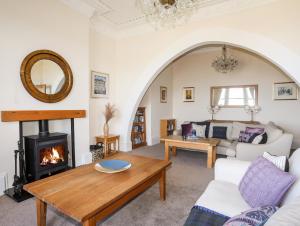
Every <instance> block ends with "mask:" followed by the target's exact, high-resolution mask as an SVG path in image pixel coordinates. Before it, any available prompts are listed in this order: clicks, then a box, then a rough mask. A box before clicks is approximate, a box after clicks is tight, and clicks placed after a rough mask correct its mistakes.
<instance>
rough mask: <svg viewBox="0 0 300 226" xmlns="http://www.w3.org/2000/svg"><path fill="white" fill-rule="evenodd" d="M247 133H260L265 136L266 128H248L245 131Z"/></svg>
mask: <svg viewBox="0 0 300 226" xmlns="http://www.w3.org/2000/svg"><path fill="white" fill-rule="evenodd" d="M245 132H246V133H253V134H255V133H258V134H263V133H264V132H265V129H264V128H252V127H246V130H245Z"/></svg>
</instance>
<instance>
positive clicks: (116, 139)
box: [96, 134, 120, 158]
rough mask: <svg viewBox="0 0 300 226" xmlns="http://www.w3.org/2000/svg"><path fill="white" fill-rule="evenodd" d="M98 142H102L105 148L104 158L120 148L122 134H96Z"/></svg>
mask: <svg viewBox="0 0 300 226" xmlns="http://www.w3.org/2000/svg"><path fill="white" fill-rule="evenodd" d="M96 142H97V143H98V142H102V143H103V148H104V158H105V157H107V156H108V155H109V154H111V153H114V152H116V151H118V150H119V148H120V146H119V145H120V135H112V134H110V135H108V136H103V135H101V136H96Z"/></svg>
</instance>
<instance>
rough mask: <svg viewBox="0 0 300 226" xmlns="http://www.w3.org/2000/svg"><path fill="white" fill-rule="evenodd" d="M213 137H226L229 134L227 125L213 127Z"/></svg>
mask: <svg viewBox="0 0 300 226" xmlns="http://www.w3.org/2000/svg"><path fill="white" fill-rule="evenodd" d="M212 129H213V135H212V137H213V138H218V139H226V138H227V135H226V132H227V127H226V126H214V127H213V128H212Z"/></svg>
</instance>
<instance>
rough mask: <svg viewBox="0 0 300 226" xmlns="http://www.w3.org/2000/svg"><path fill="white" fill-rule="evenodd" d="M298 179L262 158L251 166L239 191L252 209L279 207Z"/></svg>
mask: <svg viewBox="0 0 300 226" xmlns="http://www.w3.org/2000/svg"><path fill="white" fill-rule="evenodd" d="M295 180H296V177H295V176H293V175H291V174H289V173H286V172H283V171H282V170H280V169H278V168H277V166H275V165H274V164H273V163H271V162H270V161H268V160H267V159H265V158H264V157H262V156H260V157H258V158H257V159H256V160H255V161H253V162H252V164H251V165H250V166H249V168H248V170H247V172H246V173H245V175H244V177H243V178H242V180H241V182H240V185H239V190H240V193H241V195H242V197H243V198H244V200H245V201H246V202H247V203H248V204H249V205H250V206H251V207H252V208H254V207H259V206H278V205H279V204H280V201H281V199H282V198H283V196H284V194H285V193H286V192H287V190H288V189H289V188H290V186H291V185H292V184H293V183H294V182H295Z"/></svg>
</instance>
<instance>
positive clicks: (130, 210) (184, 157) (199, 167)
mask: <svg viewBox="0 0 300 226" xmlns="http://www.w3.org/2000/svg"><path fill="white" fill-rule="evenodd" d="M163 148H164V147H163V145H161V144H158V145H154V146H152V147H143V148H139V149H136V150H134V151H132V152H131V153H132V154H136V155H144V156H151V157H155V158H160V159H163V156H164V155H163V152H164V151H163ZM171 160H172V162H173V164H172V167H171V168H170V169H168V171H167V199H166V201H164V202H162V201H160V199H159V187H158V184H155V185H154V186H153V187H151V188H150V189H148V190H147V191H146V192H144V193H143V194H141V195H140V196H138V197H137V198H136V199H134V200H133V201H131V202H130V203H128V204H127V205H125V206H124V207H122V208H121V209H120V210H118V211H117V212H116V213H115V214H113V215H111V216H110V217H108V218H107V219H106V220H104V221H103V222H99V223H98V224H97V225H98V226H99V225H101V226H112V225H113V226H123V225H124V226H125V225H126V226H177V225H180V226H182V225H183V224H184V222H185V220H186V218H187V216H188V214H189V211H190V209H191V208H192V206H193V205H194V203H195V202H196V200H197V199H198V197H199V196H200V195H201V194H202V192H203V191H204V190H205V188H206V186H207V184H208V183H209V181H211V180H212V178H213V170H212V169H207V168H206V155H205V154H203V153H198V152H191V151H183V150H178V154H177V156H176V157H172V159H171ZM35 217H36V212H35V202H34V199H33V198H32V199H29V200H26V201H24V202H21V203H15V202H14V201H12V200H11V199H9V198H8V197H6V196H2V197H0V225H1V226H34V225H36V219H35ZM73 225H80V224H78V223H76V222H75V221H73V220H72V219H70V218H68V217H66V216H63V215H62V214H60V213H58V212H56V211H55V210H53V209H52V208H51V207H48V212H47V226H73Z"/></svg>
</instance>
